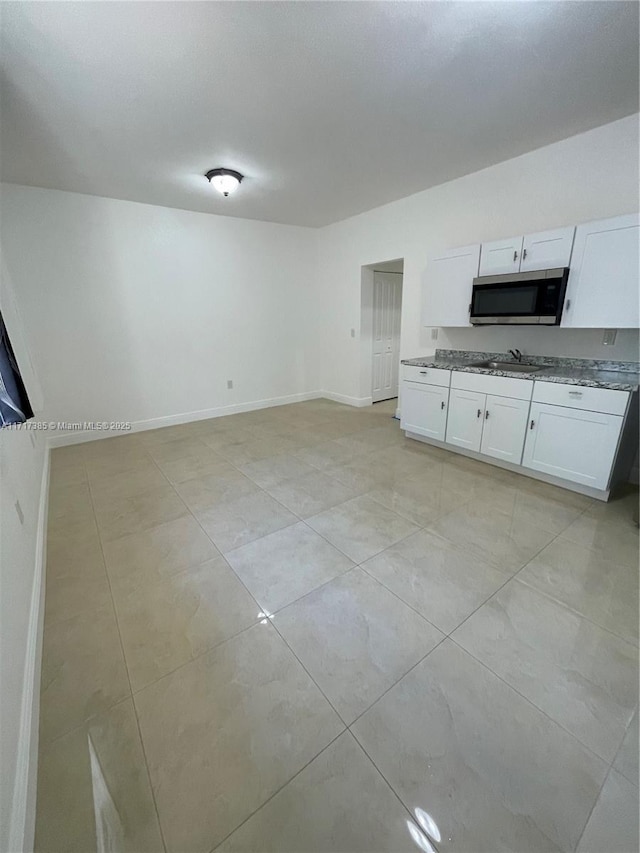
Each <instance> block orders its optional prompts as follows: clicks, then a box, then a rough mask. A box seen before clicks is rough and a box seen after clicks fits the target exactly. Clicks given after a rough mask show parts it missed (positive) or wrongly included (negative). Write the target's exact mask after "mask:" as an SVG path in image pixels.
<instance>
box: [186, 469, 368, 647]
mask: <svg viewBox="0 0 640 853" xmlns="http://www.w3.org/2000/svg"><path fill="white" fill-rule="evenodd" d="M256 485H257V484H256ZM257 488H258V490H259V491H261V492H262V493H263V494H266V495H267V496H268V497H272V496H271V495H269V493H268V492H267V491H266V489H263V488H262V487H261V486H257ZM272 499H273V500H274V501H276V503H278V504H280V506H282V507H283V509H286V510H288V511H289V512H291V514H292V515H294V516H295V517H296V518H297V519H298V520H297V521H296V522H292V523H291V524H289V525H287V526H286V527H281V528H280V529H279V530H286V529H287V527H293V526H294V524H300V523H301V524H304V525H305V527H306V528H307V529H308V530H310V531H311V533H315V534H316V535H317V536H320V538H321V539H323V540H324V541H325V542H326V543H327V544H328V545H331V546H332V547H333V548H334V549H335V550H336V551H338V553H340V554H342V556H344V557H346V559H348V560H350V562H351V563H352V565H350V566H348V567H347V568H346V569H344V571H342V572H339V574H337V575H335V577H333V578H329V580H326V581H324V582H323V583H322V584H320V585H319V586H317V587H314V588H313V589H312V590H309V591H308V592H305V593H303V595H300V596H298V597H297V598H295V599H293V601H289V602H287V604H283V605H282V607H279V608H278V609H277V610H274V611H273V613H270V614H269V616H268V617H266V618H270V617H271V616H275V614H276V613H279V612H281V611H282V610H284V609H285V607H289V605H291V604H295V603H296V602H298V601H300V600H301V599H302V598H304V597H305V596H306V595H309V594H310V593H311V592H315V590H317V589H320V588H321V587H323V586H326V584H328V583H331V581H334V580H335V579H336V578H338V577H342V576H343V575H346V574H348V572H350V571H352V570H353V569H355V568H357V567H358V564H356V563H355V562H354V561H353V560H351V558H350V557H348V556H347V555H346V554H344V553H343V552H342V551H341V550H340V549H339V548H337V547H336V546H335V545H333V543H332V542H329V540H328V539H326V538H325V537H324V536H322V535H321V534H319V533H318V532H317V531H316V530H314V529H313V528H312V527H310V526H309V525H308V524H307V523H306V521H305V520H304V519H302V518H300V516H298V515H296V513H295V512H293V511H292V510H289V509H288V507H285V506H284V504H282V503H281V502H280V501H278V500H277V498H272ZM189 512H190V513H191V515H192V517H193V518H194V520H195V521H196V523H197V524H198V526H199V527H200V529H201V530H202V532H203V533H204V534H205V536H206V537H207V538H208V539H209V541H210V542H211V543H212V545H213V547H214V548H216V549H217V550H218V552H219V554H220V556H221V557H222V559H223V560H224V561H225V563H226V564H227V566H228V567H229V568H230V569H231V571H232V572H233V573H234V575H235V576H236V578H237V579H238V580H239V581H240V583H241V584H242V586H243V587H244V589H245V590H246V591H247V593H248V594H249V595H250V596H251V598H252V599H253V600H254V602H255V603H256V607H257V608H258V610H260V611H262V612H264V608H263V607H262V605H261V604H260V603H259V601H258V600H257V599H256V597H255V596H254V595H253V593H252V592H251V590H250V589H249V588H248V586H247V585H246V584H245V582H244V580H243V579H242V578H241V577H240V575H239V574H238V572H236V570H235V569H234V567H233V566H232V565H231V562H230V561H229V560H228V559H227V555H228V554H230V553H231V552H232V551H236V550H239V549H240V548H244V547H245V545H240V546H238V548H231V549H230V550H229V551H226V552H222V551H220V549H219V548H218V547H217V545H216V543H215V542H214V541H213V539H212V538H211V537H210V536H209V534H208V533H207V531H206V530H205V528H204V527H203V526H202V523H201V522H200V519H199V518H198V517H197V516H196V515H195V513H194V512H192V511H191V510H189ZM279 530H275V531H272V532H271V533H265V534H264V536H258V537H256V539H252V540H251V541H250V542H247V543H246V545H252V544H253V543H255V542H259V541H260V540H261V539H265V538H266V537H267V536H271V535H273V533H278V532H279ZM205 562H206V561H205ZM244 630H246V629H244Z"/></svg>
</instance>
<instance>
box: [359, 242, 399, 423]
mask: <svg viewBox="0 0 640 853" xmlns="http://www.w3.org/2000/svg"><path fill="white" fill-rule="evenodd" d="M392 265H393V266H395V265H402V266H403V267H404V258H392V259H390V260H387V261H378V262H377V263H375V264H367V265H366V266H362V267H361V275H360V383H359V384H360V399H361V400H362V401H363V405H369V406H370V405H372V403H373V395H372V389H373V276H374V273H375V272H398V274H399V275H401V276H402V288H401V300H400V340H401V341H402V323H403V317H402V314H403V311H402V308H403V305H404V271H403V272H400V270H392V269H385V267H386V266H392ZM399 379H400V377H398V380H399ZM400 384H401V383H400V381H398V395H399V394H400ZM392 399H393V398H392ZM399 400H400V397H399V396H398V405H397V407H396V415H397V416H398V417H399V415H400V406H399Z"/></svg>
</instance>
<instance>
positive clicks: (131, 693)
mask: <svg viewBox="0 0 640 853" xmlns="http://www.w3.org/2000/svg"><path fill="white" fill-rule="evenodd" d="M154 464H155V460H154ZM156 467H157V466H156ZM89 497H90V499H91V504H92V506H93V510H94V514H95V503H94V500H93V491H92V489H91V484H89ZM96 525H97V519H96ZM98 540H99V542H100V550H101V551H102V559H103V561H104V565H105V568H106V564H107V561H106V557H105V554H104V543H103V540H102V531H101V530H100V527H99V526H98ZM107 581H108V584H109V593H110V595H111V606H112V607H113V613H114V618H115V622H116V629H117V631H118V640H119V642H120V651H121V654H122V659H123V661H124V666H125V672H126V674H127V681H128V684H129V694H130V697H131V703H132V705H133V713H134V715H135V719H136V728H137V731H138V737H139V738H140V747H141V749H142V756H143V759H144V766H145V771H146V774H147V782H148V784H149V791H150V792H151V799H152V802H153V808H154V813H155V816H156V821H157V823H158V832H159V833H160V840H161V841H162V846H163V848H164V851H165V853H166V851H167V844H166V841H165V837H164V831H163V828H162V823H161V821H160V812H159V809H158V803H157V800H156V793H155V790H154V788H153V784H152V782H151V772H150V770H149V761H148V759H147V751H146V748H145V744H144V739H143V737H142V729H141V728H140V719H139V717H138V709H137V707H136V703H135V700H134V698H133V696H134V694H133V687H132V684H131V672H130V670H129V662H128V660H127V655H126V653H125V648H124V642H123V639H122V630H121V628H120V619H119V617H118V609H117V607H116V602H115V598H114V595H113V589H112V586H111V579H110V578H109V573H108V572H107Z"/></svg>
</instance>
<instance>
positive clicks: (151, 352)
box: [2, 184, 320, 422]
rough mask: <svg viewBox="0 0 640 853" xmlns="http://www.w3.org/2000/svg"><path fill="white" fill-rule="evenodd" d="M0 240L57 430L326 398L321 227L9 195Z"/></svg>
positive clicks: (19, 190) (56, 196) (48, 195)
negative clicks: (318, 296) (319, 287)
mask: <svg viewBox="0 0 640 853" xmlns="http://www.w3.org/2000/svg"><path fill="white" fill-rule="evenodd" d="M2 241H3V245H4V246H5V256H6V264H7V267H8V269H9V271H10V273H11V275H12V277H13V280H14V282H15V287H16V291H17V292H18V294H19V300H20V306H21V310H22V313H23V316H24V322H25V325H26V327H27V330H28V332H29V335H30V338H31V340H32V341H33V342H34V358H35V361H36V366H37V368H38V372H39V376H40V379H41V381H42V384H43V386H44V388H45V392H46V401H47V402H46V417H47V418H48V419H51V420H55V421H57V420H63V421H84V420H103V421H104V420H107V421H111V420H126V421H136V422H137V421H145V420H148V419H155V418H161V417H166V416H174V415H182V414H185V413H192V412H199V411H209V410H212V409H216V408H219V407H224V406H230V405H235V404H240V403H251V402H255V401H260V400H263V399H269V398H278V397H283V396H288V395H293V394H301V393H305V392H310V391H317V390H319V388H320V385H319V381H320V378H319V373H318V368H319V365H318V360H317V358H316V357H315V352H314V351H313V342H314V338H313V337H312V336H311V335H310V334H309V328H310V324H311V322H312V320H313V312H311V311H309V308H308V305H307V303H308V300H309V297H310V295H312V294H313V290H314V287H315V281H314V277H313V276H314V266H315V265H314V262H315V232H314V231H313V230H311V229H308V228H297V227H293V226H283V225H276V224H271V223H264V222H253V221H249V220H242V219H232V218H229V217H221V216H211V215H207V214H202V213H192V212H188V211H183V210H172V209H169V208H163V207H155V206H151V205H144V204H137V203H133V202H127V201H117V200H113V199H106V198H96V197H93V196H85V195H79V194H75V193H66V192H58V191H55V190H43V189H36V188H30V187H20V186H15V185H9V184H5V185H4V186H3V196H2ZM228 379H232V380H233V383H234V387H233V390H231V391H229V390H227V380H228Z"/></svg>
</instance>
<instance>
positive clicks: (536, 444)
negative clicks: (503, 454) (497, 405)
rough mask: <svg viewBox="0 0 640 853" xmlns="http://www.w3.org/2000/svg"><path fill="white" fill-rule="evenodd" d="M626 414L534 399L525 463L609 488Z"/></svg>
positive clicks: (536, 468) (574, 479)
mask: <svg viewBox="0 0 640 853" xmlns="http://www.w3.org/2000/svg"><path fill="white" fill-rule="evenodd" d="M623 420H624V418H623V417H622V416H621V415H609V414H603V413H601V412H589V411H584V410H581V409H574V408H569V407H565V406H553V405H550V404H547V403H535V402H534V403H532V404H531V412H530V415H529V429H528V430H527V439H526V444H525V448H524V455H523V459H522V464H523V466H524V467H526V468H532V469H533V470H534V471H541V472H543V473H545V474H552V475H553V476H554V477H561V478H562V479H564V480H571V481H572V482H574V483H581V484H582V485H584V486H591V487H592V488H594V489H606V488H607V486H608V484H609V477H610V475H611V469H612V467H613V461H614V458H615V455H616V450H617V447H618V440H619V437H620V430H621V429H622V423H623Z"/></svg>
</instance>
